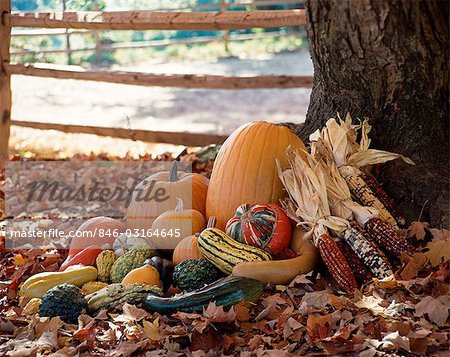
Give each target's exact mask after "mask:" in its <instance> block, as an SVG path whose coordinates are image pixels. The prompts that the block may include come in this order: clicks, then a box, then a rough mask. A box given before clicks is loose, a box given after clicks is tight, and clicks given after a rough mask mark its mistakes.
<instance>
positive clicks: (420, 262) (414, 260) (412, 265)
mask: <svg viewBox="0 0 450 357" xmlns="http://www.w3.org/2000/svg"><path fill="white" fill-rule="evenodd" d="M405 255H406V257H404V258H403V259H407V260H408V262H407V263H406V265H405V267H404V268H403V269H402V270H401V272H400V277H401V278H402V280H411V279H413V278H415V277H416V276H417V273H418V272H419V271H420V270H421V269H422V268H423V267H424V266H425V265H426V264H427V263H428V261H429V260H428V257H427V256H426V255H425V254H423V253H420V252H418V253H415V254H414V255H413V256H412V257H410V256H409V255H407V254H405Z"/></svg>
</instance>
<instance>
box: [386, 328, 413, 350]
mask: <svg viewBox="0 0 450 357" xmlns="http://www.w3.org/2000/svg"><path fill="white" fill-rule="evenodd" d="M382 348H383V349H386V350H388V351H392V350H395V351H396V350H399V349H403V350H405V351H408V352H409V351H410V350H411V348H410V345H409V338H408V337H404V336H400V334H399V333H398V331H395V332H391V333H389V334H387V335H386V336H384V337H383V345H382Z"/></svg>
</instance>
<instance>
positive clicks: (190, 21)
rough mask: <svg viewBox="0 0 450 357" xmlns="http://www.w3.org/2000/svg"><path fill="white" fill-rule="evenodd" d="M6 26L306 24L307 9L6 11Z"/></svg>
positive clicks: (147, 27)
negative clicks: (11, 12) (9, 12)
mask: <svg viewBox="0 0 450 357" xmlns="http://www.w3.org/2000/svg"><path fill="white" fill-rule="evenodd" d="M3 17H4V21H5V23H6V25H7V26H21V27H45V28H69V29H88V30H206V31H214V30H242V29H251V28H275V27H285V26H304V25H305V24H306V16H305V11H304V10H261V11H219V12H218V11H208V12H206V11H205V12H156V11H147V12H137V11H114V12H97V11H90V12H63V13H57V12H53V13H47V12H44V13H17V14H4V15H3Z"/></svg>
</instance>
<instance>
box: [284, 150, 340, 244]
mask: <svg viewBox="0 0 450 357" xmlns="http://www.w3.org/2000/svg"><path fill="white" fill-rule="evenodd" d="M286 153H287V157H288V161H289V164H290V169H288V170H285V171H282V170H281V167H280V165H279V164H278V163H277V166H278V175H279V177H280V179H281V182H282V183H283V185H284V187H285V188H286V191H287V193H288V195H289V198H288V199H286V200H285V201H283V202H282V204H283V206H284V209H285V211H286V212H287V214H288V215H289V216H290V218H291V219H293V220H294V221H296V222H297V224H298V225H301V226H303V227H306V228H307V230H308V232H307V233H306V234H305V236H304V239H311V238H312V239H313V242H314V244H316V245H317V243H318V239H319V238H320V236H321V235H322V234H325V233H327V228H329V229H331V230H333V231H335V232H341V231H343V230H345V229H346V228H348V227H349V223H348V221H347V220H345V219H343V218H341V217H336V216H332V215H331V212H330V207H329V204H328V197H327V189H326V184H325V182H326V177H325V172H324V171H323V170H322V169H321V167H320V164H319V162H317V161H316V160H314V158H313V157H312V156H311V155H309V154H308V153H306V152H304V151H303V152H302V153H300V152H299V151H294V150H293V149H292V148H288V149H287V151H286ZM302 156H303V157H304V159H303V158H302Z"/></svg>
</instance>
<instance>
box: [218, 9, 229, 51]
mask: <svg viewBox="0 0 450 357" xmlns="http://www.w3.org/2000/svg"><path fill="white" fill-rule="evenodd" d="M227 10H228V4H227V0H220V11H227ZM223 43H224V45H225V52H226V53H230V48H229V43H230V31H229V30H225V31H224V32H223Z"/></svg>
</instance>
